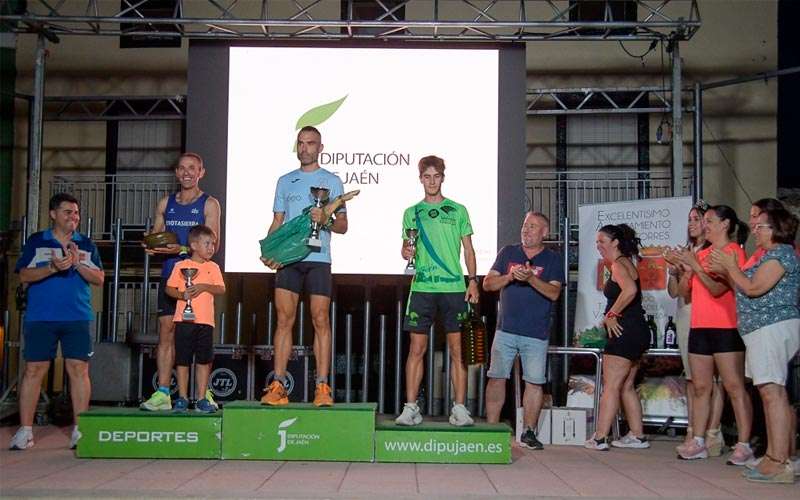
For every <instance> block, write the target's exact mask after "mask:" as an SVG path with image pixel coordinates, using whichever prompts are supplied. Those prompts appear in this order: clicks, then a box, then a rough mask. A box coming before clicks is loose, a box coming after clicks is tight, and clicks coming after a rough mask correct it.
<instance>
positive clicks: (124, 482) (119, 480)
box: [0, 426, 800, 500]
mask: <svg viewBox="0 0 800 500" xmlns="http://www.w3.org/2000/svg"><path fill="white" fill-rule="evenodd" d="M70 430H71V429H70V428H59V427H53V426H48V427H36V428H34V436H35V440H36V446H35V447H33V448H31V449H30V450H26V451H9V450H7V449H5V446H7V443H8V440H9V439H10V438H11V435H12V434H13V433H14V432H15V431H16V428H14V427H3V428H0V444H2V446H3V449H2V451H0V496H2V497H4V498H8V497H41V496H49V497H77V498H85V497H94V498H144V497H149V498H153V497H158V498H181V497H207V498H415V499H417V498H426V499H429V498H459V499H460V498H492V499H497V498H533V497H542V498H573V497H584V498H722V499H734V498H736V499H738V498H749V499H759V500H777V499H784V498H786V499H789V498H791V499H794V500H797V499H800V482H798V483H796V484H794V485H762V484H754V483H749V482H747V481H745V480H744V479H743V478H741V477H740V475H739V474H740V471H741V469H740V468H738V467H731V466H727V465H725V462H724V457H720V458H715V459H710V460H706V461H701V462H683V461H680V460H678V459H676V457H675V453H674V450H673V448H674V445H675V444H676V443H675V442H670V441H656V442H654V443H653V447H652V448H650V449H649V450H612V451H610V452H592V451H588V450H584V449H583V448H580V447H565V446H548V447H546V448H545V450H544V451H537V452H534V451H530V450H523V449H519V448H516V447H515V448H514V449H513V458H514V460H513V463H512V464H510V465H435V464H378V463H367V464H365V463H334V462H249V461H222V460H140V459H131V460H105V459H77V458H75V456H74V453H73V452H72V451H70V450H68V449H67V445H68V443H69V432H70Z"/></svg>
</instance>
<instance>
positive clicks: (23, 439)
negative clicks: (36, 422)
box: [8, 427, 33, 450]
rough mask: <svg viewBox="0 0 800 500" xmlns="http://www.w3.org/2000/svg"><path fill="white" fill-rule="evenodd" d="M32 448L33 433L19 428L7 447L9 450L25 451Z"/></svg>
mask: <svg viewBox="0 0 800 500" xmlns="http://www.w3.org/2000/svg"><path fill="white" fill-rule="evenodd" d="M31 446H33V432H31V431H28V430H25V429H23V428H22V427H20V428H19V430H18V431H17V433H16V434H14V437H12V438H11V444H10V445H8V449H9V450H27V449H28V448H30V447H31Z"/></svg>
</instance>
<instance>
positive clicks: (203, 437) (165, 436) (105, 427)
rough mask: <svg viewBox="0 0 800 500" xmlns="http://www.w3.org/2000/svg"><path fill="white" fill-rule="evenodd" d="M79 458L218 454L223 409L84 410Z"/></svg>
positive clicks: (81, 419) (80, 422)
mask: <svg viewBox="0 0 800 500" xmlns="http://www.w3.org/2000/svg"><path fill="white" fill-rule="evenodd" d="M78 422H79V425H80V429H81V432H82V433H83V437H82V438H81V440H80V441H78V457H80V458H219V457H220V441H221V439H222V436H221V431H222V412H217V413H215V414H211V415H209V414H204V413H194V412H188V413H182V414H179V413H169V412H160V413H150V412H143V411H141V410H139V409H138V408H134V409H131V408H103V409H95V410H89V411H88V412H85V413H82V414H81V415H80V417H79V419H78Z"/></svg>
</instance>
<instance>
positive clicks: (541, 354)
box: [483, 212, 564, 450]
mask: <svg viewBox="0 0 800 500" xmlns="http://www.w3.org/2000/svg"><path fill="white" fill-rule="evenodd" d="M549 227H550V221H549V220H548V219H547V217H546V216H545V215H544V214H541V213H539V212H528V213H527V214H525V220H524V221H523V223H522V230H521V231H520V236H521V240H522V242H521V243H520V244H517V245H508V246H506V247H503V249H502V250H500V253H498V254H497V258H496V259H495V262H494V265H493V266H492V269H491V271H489V274H487V275H486V278H485V279H484V281H483V289H484V290H486V291H487V292H494V291H497V290H499V291H500V317H499V318H498V321H497V331H496V332H495V335H494V341H493V342H492V355H491V362H490V365H489V371H488V372H487V373H486V376H487V377H488V378H489V382H488V384H487V385H486V421H487V422H489V423H496V422H498V421H499V420H500V411H501V410H502V409H503V403H504V401H505V395H506V379H507V378H508V377H509V375H510V374H511V368H512V367H513V366H514V358H515V357H516V356H517V355H519V357H520V362H521V364H522V378H523V379H524V380H525V394H524V396H523V402H522V406H523V409H524V418H523V420H524V424H525V432H523V434H522V438H521V444H522V446H524V447H526V448H530V449H534V450H541V449H542V448H543V446H542V443H541V442H539V440H538V439H537V437H536V431H535V430H534V429H536V423H537V422H538V421H539V412H540V411H541V409H542V400H543V398H544V393H543V391H542V384H544V383H545V382H546V378H545V369H546V367H547V348H548V346H549V344H550V341H549V338H550V319H551V315H552V309H553V303H554V302H555V301H557V300H558V296H559V295H560V294H561V284H562V283H563V282H564V271H563V267H562V265H561V259H560V258H559V256H558V255H557V254H556V253H555V252H553V251H552V250H548V249H547V248H545V247H544V244H543V243H542V242H543V241H544V237H545V236H547V232H548V228H549Z"/></svg>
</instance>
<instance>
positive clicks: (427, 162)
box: [417, 155, 445, 177]
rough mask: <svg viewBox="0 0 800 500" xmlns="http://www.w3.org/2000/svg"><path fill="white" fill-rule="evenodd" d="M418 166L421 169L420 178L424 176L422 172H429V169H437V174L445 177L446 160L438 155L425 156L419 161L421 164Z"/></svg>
mask: <svg viewBox="0 0 800 500" xmlns="http://www.w3.org/2000/svg"><path fill="white" fill-rule="evenodd" d="M417 166H418V168H419V175H420V177H421V176H422V172H424V171H425V170H427V169H428V168H429V167H433V168H435V169H436V171H437V172H439V173H440V174H442V175H444V169H445V165H444V160H443V159H441V158H439V157H438V156H436V155H428V156H423V157H422V158H420V159H419V164H418V165H417Z"/></svg>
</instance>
